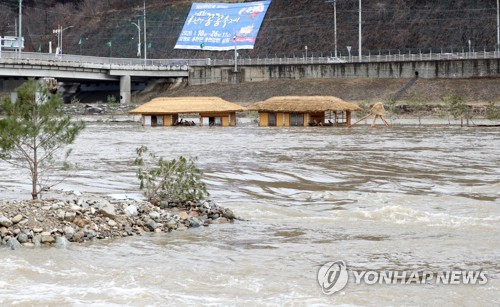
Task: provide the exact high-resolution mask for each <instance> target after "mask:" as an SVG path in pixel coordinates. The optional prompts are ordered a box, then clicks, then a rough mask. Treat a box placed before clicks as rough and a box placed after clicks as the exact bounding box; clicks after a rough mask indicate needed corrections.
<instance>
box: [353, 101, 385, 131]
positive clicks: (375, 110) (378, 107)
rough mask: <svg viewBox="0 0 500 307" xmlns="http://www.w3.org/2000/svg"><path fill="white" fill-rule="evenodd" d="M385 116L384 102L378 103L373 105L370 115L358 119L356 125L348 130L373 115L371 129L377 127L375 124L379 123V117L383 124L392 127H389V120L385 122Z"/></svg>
mask: <svg viewBox="0 0 500 307" xmlns="http://www.w3.org/2000/svg"><path fill="white" fill-rule="evenodd" d="M384 114H385V109H384V104H383V103H382V102H377V103H375V104H374V105H373V107H372V109H371V110H370V113H369V114H368V115H366V116H363V117H362V118H360V119H358V120H357V121H356V122H355V123H354V124H352V125H349V126H348V128H351V127H352V126H354V125H356V124H357V123H359V122H360V121H362V120H363V119H365V118H368V117H370V116H372V115H373V123H372V125H371V126H370V127H371V128H374V127H375V122H376V121H377V118H378V117H380V119H381V120H382V122H383V123H384V125H385V126H386V127H390V126H391V125H389V123H388V122H387V120H385V118H384Z"/></svg>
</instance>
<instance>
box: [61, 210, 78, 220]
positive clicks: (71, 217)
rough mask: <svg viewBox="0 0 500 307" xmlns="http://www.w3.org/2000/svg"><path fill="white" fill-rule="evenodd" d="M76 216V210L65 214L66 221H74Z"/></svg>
mask: <svg viewBox="0 0 500 307" xmlns="http://www.w3.org/2000/svg"><path fill="white" fill-rule="evenodd" d="M75 218H76V212H74V211H67V212H66V214H64V220H65V221H70V222H72V221H73V220H74V219H75Z"/></svg>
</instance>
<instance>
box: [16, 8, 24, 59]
mask: <svg viewBox="0 0 500 307" xmlns="http://www.w3.org/2000/svg"><path fill="white" fill-rule="evenodd" d="M22 31H23V0H19V37H18V41H17V47H18V50H19V57H21V42H22V41H21V40H22V37H23V34H22Z"/></svg>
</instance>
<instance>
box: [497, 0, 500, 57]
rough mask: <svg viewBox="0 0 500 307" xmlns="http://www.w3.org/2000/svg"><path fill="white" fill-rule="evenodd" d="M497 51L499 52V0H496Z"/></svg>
mask: <svg viewBox="0 0 500 307" xmlns="http://www.w3.org/2000/svg"><path fill="white" fill-rule="evenodd" d="M497 51H499V52H500V0H497Z"/></svg>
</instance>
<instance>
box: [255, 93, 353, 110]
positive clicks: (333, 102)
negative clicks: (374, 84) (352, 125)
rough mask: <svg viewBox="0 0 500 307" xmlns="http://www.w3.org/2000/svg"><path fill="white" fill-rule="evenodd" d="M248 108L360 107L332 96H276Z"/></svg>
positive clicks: (344, 108)
mask: <svg viewBox="0 0 500 307" xmlns="http://www.w3.org/2000/svg"><path fill="white" fill-rule="evenodd" d="M248 110H255V111H263V112H297V113H306V112H323V111H356V110H361V108H360V107H359V106H358V105H356V104H354V103H349V102H346V101H344V100H342V99H340V98H337V97H334V96H277V97H272V98H269V99H267V100H264V101H261V102H257V103H255V104H253V105H251V106H250V107H248Z"/></svg>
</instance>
